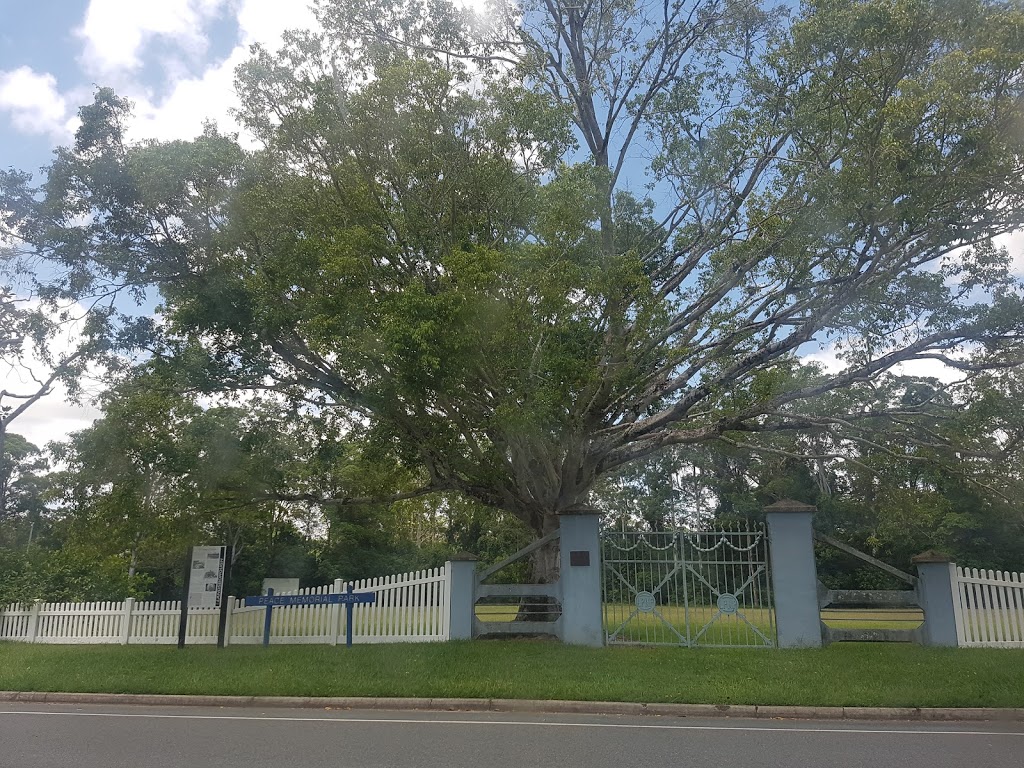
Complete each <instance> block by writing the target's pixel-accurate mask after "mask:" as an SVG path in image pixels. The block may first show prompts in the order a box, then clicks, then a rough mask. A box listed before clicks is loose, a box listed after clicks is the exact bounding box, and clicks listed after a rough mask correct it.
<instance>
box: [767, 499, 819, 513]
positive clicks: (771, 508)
mask: <svg viewBox="0 0 1024 768" xmlns="http://www.w3.org/2000/svg"><path fill="white" fill-rule="evenodd" d="M764 511H765V512H817V511H818V508H817V507H816V506H814V505H813V504H804V503H803V502H802V501H796V500H794V499H779V501H776V502H775V503H774V504H769V505H768V506H767V507H765V508H764Z"/></svg>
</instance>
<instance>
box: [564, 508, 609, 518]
mask: <svg viewBox="0 0 1024 768" xmlns="http://www.w3.org/2000/svg"><path fill="white" fill-rule="evenodd" d="M600 514H601V510H599V509H594V507H576V508H575V509H572V508H570V509H563V510H562V511H561V512H559V513H558V516H559V517H579V516H586V515H600Z"/></svg>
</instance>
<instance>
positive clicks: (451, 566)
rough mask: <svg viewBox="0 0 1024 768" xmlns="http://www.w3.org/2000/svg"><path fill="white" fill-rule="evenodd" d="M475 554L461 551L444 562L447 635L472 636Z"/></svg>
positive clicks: (453, 637) (465, 638)
mask: <svg viewBox="0 0 1024 768" xmlns="http://www.w3.org/2000/svg"><path fill="white" fill-rule="evenodd" d="M476 560H477V558H476V555H471V554H469V553H468V552H462V553H460V554H458V555H454V556H453V557H452V559H451V560H449V561H448V562H447V563H445V564H444V566H445V574H446V579H447V585H446V588H447V592H448V637H449V638H450V639H451V640H471V639H472V638H473V613H474V611H475V604H476Z"/></svg>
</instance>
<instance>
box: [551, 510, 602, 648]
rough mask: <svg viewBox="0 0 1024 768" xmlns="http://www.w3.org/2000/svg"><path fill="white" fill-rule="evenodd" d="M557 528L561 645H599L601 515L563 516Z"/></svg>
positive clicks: (600, 641) (600, 628) (600, 635)
mask: <svg viewBox="0 0 1024 768" xmlns="http://www.w3.org/2000/svg"><path fill="white" fill-rule="evenodd" d="M559 526H560V529H561V536H560V537H559V558H560V560H559V576H558V580H559V583H560V585H561V592H562V642H564V643H570V644H572V645H590V646H602V645H604V625H603V623H602V621H601V538H600V530H601V516H600V515H599V514H597V513H594V512H586V513H582V514H565V515H561V516H560V517H559Z"/></svg>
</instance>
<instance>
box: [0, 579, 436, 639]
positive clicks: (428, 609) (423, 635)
mask: <svg viewBox="0 0 1024 768" xmlns="http://www.w3.org/2000/svg"><path fill="white" fill-rule="evenodd" d="M353 586H354V588H355V591H356V592H373V593H374V594H375V595H376V602H375V603H369V604H358V605H355V606H353V611H352V642H353V643H423V642H432V641H439V640H447V639H448V637H449V626H450V623H449V622H450V612H449V602H450V593H451V589H450V583H449V580H448V577H447V569H446V568H444V567H442V568H434V569H431V570H426V571H414V572H412V573H402V574H398V575H395V576H385V577H382V578H377V579H364V580H362V581H357V582H354V583H353ZM345 589H346V584H345V583H344V582H342V581H341V580H340V579H339V580H336V581H335V582H334V584H331V585H328V586H323V587H312V588H309V589H302V590H299V591H298V592H297V593H295V594H300V595H322V594H330V593H337V592H342V591H344V590H345ZM188 614H189V615H188V629H187V633H186V643H187V644H189V645H200V644H213V643H216V642H217V624H218V617H219V611H218V610H217V609H216V608H190V609H189V612H188ZM265 616H266V609H265V608H262V607H260V608H246V607H245V600H244V598H235V597H230V598H228V618H227V626H226V628H225V644H226V645H236V644H258V643H262V642H263V626H264V619H265ZM180 617H181V603H180V602H178V601H177V600H172V601H164V602H160V601H152V602H136V601H135V600H133V599H132V598H128V599H127V600H125V601H123V602H103V603H38V602H37V603H33V604H31V605H26V604H18V603H15V604H14V605H11V606H8V607H7V608H6V609H0V641H5V640H6V641H19V642H28V643H63V644H76V643H120V644H122V645H127V644H129V643H130V644H132V645H158V644H172V643H177V642H178V623H179V619H180ZM345 622H346V611H345V607H344V606H342V605H288V606H275V607H274V609H273V612H272V614H271V625H270V642H271V644H274V645H278V644H294V643H319V644H325V645H335V644H338V643H339V642H340V643H344V642H345V637H346V633H347V629H348V628H347V627H346V624H345Z"/></svg>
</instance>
